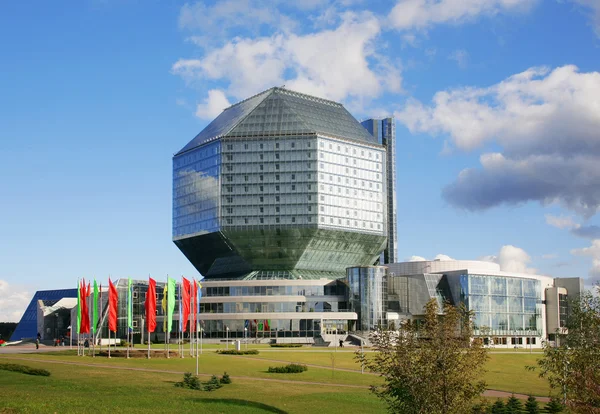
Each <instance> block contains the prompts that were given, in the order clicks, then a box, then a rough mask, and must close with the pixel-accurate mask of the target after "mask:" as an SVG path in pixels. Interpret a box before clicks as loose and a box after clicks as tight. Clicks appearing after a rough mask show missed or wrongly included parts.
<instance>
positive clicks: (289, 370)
mask: <svg viewBox="0 0 600 414" xmlns="http://www.w3.org/2000/svg"><path fill="white" fill-rule="evenodd" d="M307 369H308V367H307V366H306V365H300V364H289V365H285V366H283V367H269V371H268V372H273V373H277V374H298V373H300V372H304V371H306V370H307Z"/></svg>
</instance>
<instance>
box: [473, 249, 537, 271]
mask: <svg viewBox="0 0 600 414" xmlns="http://www.w3.org/2000/svg"><path fill="white" fill-rule="evenodd" d="M479 260H483V261H485V262H493V263H498V264H499V265H500V270H502V271H505V272H514V273H530V274H534V273H536V272H537V269H534V268H530V267H527V265H528V264H529V263H530V262H531V257H530V256H529V254H527V252H526V251H525V250H523V249H521V248H520V247H516V246H513V245H510V244H509V245H505V246H502V248H501V249H500V252H499V253H498V255H488V256H483V257H480V258H479Z"/></svg>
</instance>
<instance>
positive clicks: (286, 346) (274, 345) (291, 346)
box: [271, 344, 302, 348]
mask: <svg viewBox="0 0 600 414" xmlns="http://www.w3.org/2000/svg"><path fill="white" fill-rule="evenodd" d="M271 347H272V348H302V344H271Z"/></svg>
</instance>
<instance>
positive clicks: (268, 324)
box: [265, 319, 271, 331]
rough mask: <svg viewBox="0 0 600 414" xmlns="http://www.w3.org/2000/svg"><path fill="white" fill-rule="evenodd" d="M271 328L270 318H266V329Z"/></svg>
mask: <svg viewBox="0 0 600 414" xmlns="http://www.w3.org/2000/svg"><path fill="white" fill-rule="evenodd" d="M270 330H271V323H270V321H269V320H268V319H265V331H270Z"/></svg>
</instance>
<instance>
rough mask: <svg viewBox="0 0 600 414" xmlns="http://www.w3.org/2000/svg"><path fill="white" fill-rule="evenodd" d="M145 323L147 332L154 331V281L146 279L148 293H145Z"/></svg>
mask: <svg viewBox="0 0 600 414" xmlns="http://www.w3.org/2000/svg"><path fill="white" fill-rule="evenodd" d="M145 306H146V323H147V324H148V332H154V330H155V329H156V280H154V279H152V278H151V277H149V278H148V291H147V292H146V303H145Z"/></svg>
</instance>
